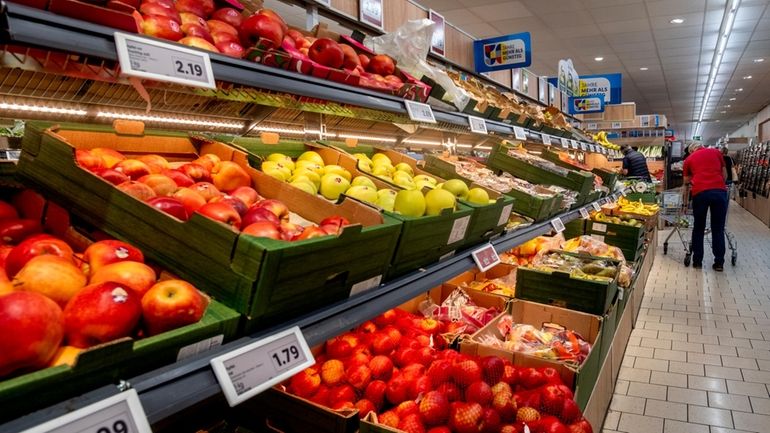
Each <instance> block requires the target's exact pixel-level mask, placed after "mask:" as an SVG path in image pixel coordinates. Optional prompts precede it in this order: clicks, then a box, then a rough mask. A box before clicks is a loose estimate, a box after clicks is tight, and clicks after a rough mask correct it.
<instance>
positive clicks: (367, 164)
mask: <svg viewBox="0 0 770 433" xmlns="http://www.w3.org/2000/svg"><path fill="white" fill-rule="evenodd" d="M358 169H359V170H361V171H363V172H364V173H371V172H372V170H373V169H372V161H369V160H364V159H359V160H358Z"/></svg>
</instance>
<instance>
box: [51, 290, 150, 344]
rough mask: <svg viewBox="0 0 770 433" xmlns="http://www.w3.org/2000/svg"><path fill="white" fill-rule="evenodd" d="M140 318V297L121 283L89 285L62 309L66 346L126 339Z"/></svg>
mask: <svg viewBox="0 0 770 433" xmlns="http://www.w3.org/2000/svg"><path fill="white" fill-rule="evenodd" d="M141 316H142V303H141V296H140V295H139V294H137V293H135V292H134V291H132V290H131V289H129V288H127V287H125V286H124V285H123V284H122V283H118V282H113V281H107V282H103V283H95V284H91V285H89V286H86V287H84V288H83V290H81V291H80V292H79V293H78V294H77V295H75V296H74V297H73V298H72V299H71V300H70V302H68V303H67V306H66V307H64V330H65V334H66V336H67V344H69V345H70V346H75V347H78V348H86V347H91V346H94V345H97V344H101V343H106V342H108V341H112V340H115V339H118V338H123V337H128V336H130V335H131V334H132V333H133V332H134V329H136V327H137V325H138V324H139V320H140V319H141Z"/></svg>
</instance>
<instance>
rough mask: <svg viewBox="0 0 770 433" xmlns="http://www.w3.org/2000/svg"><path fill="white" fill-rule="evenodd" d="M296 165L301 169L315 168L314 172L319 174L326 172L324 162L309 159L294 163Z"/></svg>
mask: <svg viewBox="0 0 770 433" xmlns="http://www.w3.org/2000/svg"><path fill="white" fill-rule="evenodd" d="M294 166H295V168H294V169H295V170H301V169H303V168H305V169H308V170H313V171H314V172H316V173H318V175H319V176H323V175H324V174H325V173H324V167H323V164H318V163H315V162H313V161H307V160H304V161H297V163H296V164H294Z"/></svg>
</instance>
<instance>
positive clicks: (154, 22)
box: [107, 15, 184, 167]
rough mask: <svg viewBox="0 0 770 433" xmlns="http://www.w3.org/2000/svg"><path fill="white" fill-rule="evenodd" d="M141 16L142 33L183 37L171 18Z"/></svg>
mask: <svg viewBox="0 0 770 433" xmlns="http://www.w3.org/2000/svg"><path fill="white" fill-rule="evenodd" d="M143 18H144V19H143V20H142V33H144V34H145V35H150V36H155V37H156V38H160V39H167V40H169V41H178V40H180V39H182V38H183V37H184V33H183V32H182V26H180V25H179V22H177V21H176V20H174V19H173V18H169V17H165V16H162V15H145V16H144V17H143ZM107 166H108V167H109V164H108V165H107Z"/></svg>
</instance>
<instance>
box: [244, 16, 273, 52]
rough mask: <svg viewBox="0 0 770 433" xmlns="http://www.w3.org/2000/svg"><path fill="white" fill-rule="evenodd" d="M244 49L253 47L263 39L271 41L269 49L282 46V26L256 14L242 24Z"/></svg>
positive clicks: (267, 17) (269, 18)
mask: <svg viewBox="0 0 770 433" xmlns="http://www.w3.org/2000/svg"><path fill="white" fill-rule="evenodd" d="M239 34H240V35H241V40H242V42H243V46H244V47H253V46H254V45H256V43H257V41H258V40H259V39H260V38H262V39H265V40H267V41H269V45H271V46H269V47H267V48H274V47H277V46H279V45H281V42H282V41H283V34H284V31H283V29H282V28H281V24H280V23H279V22H277V21H275V20H274V19H272V18H271V17H269V16H267V15H264V14H254V15H252V16H250V17H248V18H246V19H245V20H243V22H242V23H241V27H240V32H239Z"/></svg>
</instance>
